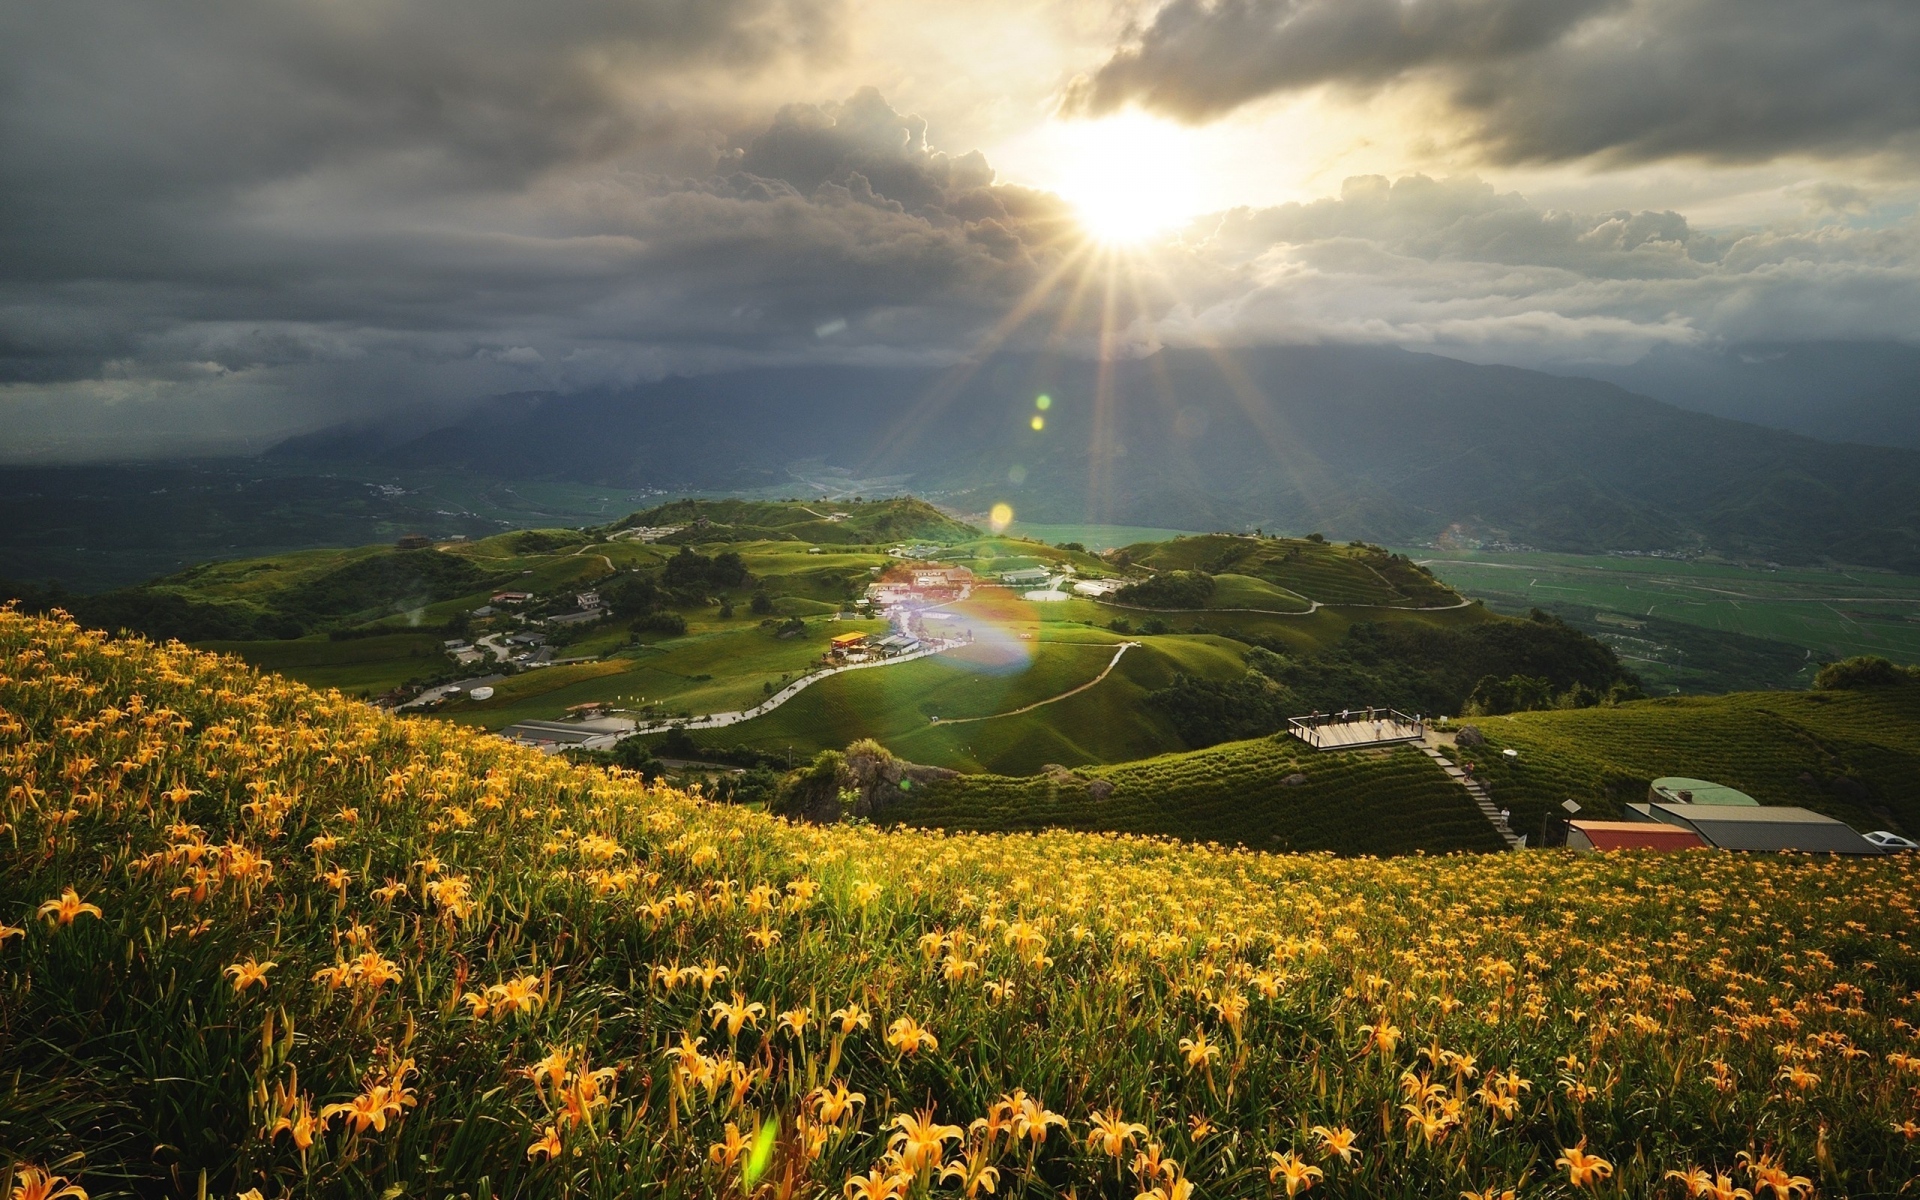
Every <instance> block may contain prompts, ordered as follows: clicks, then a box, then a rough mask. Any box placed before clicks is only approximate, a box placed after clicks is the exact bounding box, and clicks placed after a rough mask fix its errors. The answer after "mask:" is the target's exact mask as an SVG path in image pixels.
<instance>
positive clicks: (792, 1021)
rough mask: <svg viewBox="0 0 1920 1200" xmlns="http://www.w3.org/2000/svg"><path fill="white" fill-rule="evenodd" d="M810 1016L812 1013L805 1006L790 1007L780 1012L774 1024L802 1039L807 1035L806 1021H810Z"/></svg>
mask: <svg viewBox="0 0 1920 1200" xmlns="http://www.w3.org/2000/svg"><path fill="white" fill-rule="evenodd" d="M812 1017H813V1014H812V1013H810V1012H808V1011H807V1010H806V1009H805V1008H790V1009H788V1010H787V1011H786V1012H783V1013H781V1014H780V1016H779V1019H778V1020H777V1021H776V1022H775V1024H776V1025H778V1026H779V1027H780V1028H781V1029H784V1030H785V1031H787V1032H788V1033H791V1034H792V1035H793V1036H794V1037H796V1038H799V1039H801V1040H803V1041H804V1040H805V1039H806V1036H807V1022H808V1021H810V1020H811V1019H812Z"/></svg>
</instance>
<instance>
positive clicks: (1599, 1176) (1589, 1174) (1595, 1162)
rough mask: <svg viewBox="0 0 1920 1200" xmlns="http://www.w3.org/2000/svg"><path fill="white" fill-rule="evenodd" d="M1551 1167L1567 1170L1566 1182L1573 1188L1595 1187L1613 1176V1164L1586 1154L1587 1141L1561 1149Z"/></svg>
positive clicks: (1594, 1155) (1582, 1140) (1583, 1139)
mask: <svg viewBox="0 0 1920 1200" xmlns="http://www.w3.org/2000/svg"><path fill="white" fill-rule="evenodd" d="M1553 1165H1554V1166H1556V1167H1565V1168H1566V1169H1567V1182H1569V1183H1571V1184H1573V1186H1575V1187H1596V1186H1598V1185H1599V1184H1601V1183H1603V1182H1605V1181H1606V1180H1607V1179H1609V1178H1611V1177H1612V1175H1613V1164H1612V1163H1610V1162H1608V1161H1607V1160H1606V1159H1604V1158H1601V1157H1600V1156H1599V1155H1597V1154H1588V1153H1587V1141H1586V1139H1585V1138H1582V1139H1580V1144H1579V1145H1578V1146H1574V1147H1571V1148H1566V1147H1562V1148H1561V1151H1560V1157H1559V1158H1556V1159H1554V1161H1553Z"/></svg>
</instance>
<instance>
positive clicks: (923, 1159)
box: [0, 612, 1920, 1200]
mask: <svg viewBox="0 0 1920 1200" xmlns="http://www.w3.org/2000/svg"><path fill="white" fill-rule="evenodd" d="M1854 715H1857V714H1842V715H1841V716H1840V717H1837V718H1836V719H1839V720H1841V721H1842V722H1843V723H1848V722H1851V721H1852V720H1853V716H1854ZM1808 727H1809V728H1812V726H1811V725H1809V726H1808ZM1907 736H1910V734H1909V735H1907ZM0 750H3V751H4V756H3V757H0V785H4V787H5V791H4V793H0V804H4V811H0V817H4V819H5V821H6V823H7V825H8V827H9V829H10V831H11V836H9V837H8V838H6V839H0V924H4V925H6V926H7V928H6V930H5V937H4V939H3V940H0V979H3V980H4V981H5V983H6V986H5V987H4V988H0V1036H3V1037H4V1038H5V1039H6V1040H5V1043H4V1044H5V1050H6V1058H5V1062H6V1065H7V1068H8V1072H7V1076H6V1091H5V1092H4V1096H5V1101H4V1107H0V1138H3V1139H4V1143H0V1144H4V1149H5V1154H6V1158H7V1161H8V1163H9V1164H10V1168H11V1169H12V1170H14V1171H15V1172H16V1174H15V1175H14V1179H15V1180H16V1181H17V1182H16V1186H19V1184H20V1183H28V1184H31V1185H33V1186H38V1182H37V1181H38V1180H39V1179H40V1178H41V1176H40V1175H39V1174H38V1173H39V1172H40V1171H42V1170H43V1169H45V1170H50V1172H51V1173H52V1174H53V1175H56V1176H61V1177H64V1178H66V1179H69V1180H72V1181H73V1182H75V1183H77V1184H79V1185H80V1186H82V1187H84V1188H85V1189H87V1190H88V1191H89V1192H90V1193H91V1195H92V1196H94V1197H95V1198H96V1200H106V1198H108V1197H117V1196H121V1195H141V1196H157V1195H185V1196H193V1195H204V1196H237V1195H242V1194H244V1193H247V1192H249V1191H250V1190H252V1189H258V1190H259V1192H260V1194H261V1195H263V1196H265V1195H272V1196H282V1195H296V1196H312V1197H326V1198H329V1200H330V1198H332V1197H341V1198H346V1197H364V1196H372V1195H386V1196H393V1197H399V1196H406V1195H423V1196H430V1197H448V1196H452V1197H458V1196H468V1197H480V1196H496V1197H516V1198H519V1197H524V1198H527V1200H545V1198H546V1197H581V1196H594V1197H609V1198H611V1197H615V1196H636V1195H648V1196H662V1197H668V1198H671V1200H679V1198H681V1197H686V1198H692V1197H719V1196H727V1195H740V1196H745V1195H755V1196H761V1195H764V1196H766V1197H767V1198H768V1200H801V1198H805V1200H813V1198H815V1197H820V1196H827V1195H831V1196H843V1195H845V1196H850V1197H853V1198H854V1200H861V1198H866V1197H877V1196H889V1197H899V1196H902V1195H905V1194H907V1193H909V1192H912V1193H915V1194H920V1195H934V1194H937V1195H942V1196H955V1197H962V1196H965V1195H967V1194H968V1192H969V1191H971V1192H972V1193H973V1194H974V1195H976V1196H979V1195H985V1194H987V1191H986V1187H985V1185H986V1184H987V1183H989V1182H991V1183H992V1184H993V1185H994V1190H993V1191H992V1193H991V1194H992V1195H994V1196H996V1197H997V1196H1029V1197H1037V1196H1047V1195H1065V1194H1068V1193H1072V1194H1077V1195H1081V1196H1086V1197H1094V1196H1103V1197H1119V1198H1120V1200H1129V1198H1132V1197H1135V1196H1140V1195H1147V1196H1151V1197H1155V1198H1156V1200H1171V1198H1172V1197H1174V1196H1186V1195H1190V1194H1191V1195H1198V1196H1203V1197H1208V1198H1214V1197H1218V1198H1221V1200H1227V1198H1234V1200H1239V1198H1246V1200H1253V1198H1261V1200H1264V1198H1266V1197H1270V1196H1274V1195H1279V1194H1284V1191H1285V1186H1284V1185H1285V1184H1286V1183H1287V1181H1289V1180H1291V1182H1292V1184H1293V1187H1294V1190H1295V1191H1296V1193H1298V1192H1299V1190H1300V1188H1299V1185H1300V1184H1302V1183H1311V1184H1312V1185H1313V1189H1314V1190H1313V1193H1312V1194H1313V1195H1323V1194H1324V1195H1329V1196H1342V1197H1356V1198H1357V1197H1386V1198H1388V1200H1415V1198H1416V1197H1432V1196H1456V1195H1459V1194H1460V1193H1462V1192H1470V1193H1479V1194H1481V1195H1485V1194H1487V1193H1488V1192H1489V1191H1491V1194H1492V1195H1494V1196H1496V1197H1498V1196H1500V1195H1501V1194H1502V1193H1503V1192H1504V1191H1506V1190H1508V1189H1512V1190H1513V1191H1514V1193H1515V1195H1516V1196H1521V1195H1524V1196H1528V1197H1536V1196H1537V1197H1568V1196H1575V1195H1591V1194H1599V1195H1605V1196H1633V1197H1639V1196H1652V1195H1673V1196H1678V1195H1680V1194H1681V1192H1682V1189H1681V1188H1680V1187H1676V1186H1675V1184H1674V1182H1673V1181H1672V1180H1671V1179H1670V1178H1669V1173H1670V1172H1677V1173H1679V1174H1680V1175H1681V1176H1682V1182H1683V1183H1684V1181H1685V1180H1686V1179H1688V1178H1692V1179H1696V1180H1697V1179H1701V1178H1704V1179H1705V1180H1706V1182H1707V1185H1708V1186H1716V1181H1715V1176H1716V1175H1724V1176H1725V1177H1726V1183H1725V1189H1727V1194H1732V1193H1731V1189H1733V1188H1736V1187H1738V1188H1741V1189H1744V1190H1746V1191H1747V1192H1749V1193H1757V1194H1760V1195H1765V1196H1767V1197H1768V1200H1778V1198H1789V1197H1804V1196H1807V1195H1809V1194H1817V1195H1827V1196H1890V1195H1896V1194H1908V1193H1910V1192H1911V1191H1912V1189H1913V1188H1914V1187H1915V1186H1916V1183H1917V1182H1920V1181H1917V1176H1920V1075H1917V1072H1920V1056H1916V1053H1915V1043H1914V1033H1913V1030H1914V1023H1913V1017H1914V1011H1913V1003H1914V999H1913V998H1914V995H1915V993H1916V992H1917V991H1920V955H1916V952H1915V939H1916V937H1917V936H1920V901H1917V899H1916V898H1917V897H1920V859H1916V858H1915V857H1913V856H1887V857H1879V858H1872V859H1864V860H1853V861H1839V860H1833V859H1816V858H1804V857H1797V856H1791V855H1788V856H1777V857H1775V856H1768V857H1761V856H1745V855H1733V854H1720V853H1713V852H1706V851H1698V852H1692V853H1686V854H1679V855H1670V856H1649V855H1635V854H1623V855H1609V856H1594V857H1588V858H1578V857H1575V856H1572V855H1569V854H1566V853H1564V852H1544V851H1535V852H1526V853H1519V854H1511V853H1508V854H1463V855H1445V856H1424V857H1405V858H1398V859H1392V860H1380V859H1372V858H1336V857H1333V856H1330V855H1323V854H1321V855H1287V854H1269V853H1261V852H1254V851H1246V850H1233V849H1227V848H1223V847H1218V846H1195V845H1185V844H1179V843H1174V842H1170V841H1163V840H1157V839H1152V838H1143V837H1137V836H1127V835H1120V834H1111V833H1099V834H1085V833H1074V832H1064V831H1057V832H1044V833H1037V834H1010V835H1009V834H971V835H965V836H955V835H951V834H944V833H937V832H927V831H918V830H892V831H888V830H881V829H876V828H872V827H861V826H847V825H841V826H835V827H810V826H803V825H795V824H788V823H785V822H782V821H779V820H776V819H773V818H769V817H767V816H765V815H763V814H760V813H758V812H754V811H750V810H747V809H744V808H739V807H731V806H725V805H715V804H710V803H705V802H702V801H700V800H698V799H697V798H695V797H692V796H689V795H687V794H685V793H682V792H678V791H675V790H673V789H671V788H667V787H647V786H644V785H642V784H641V783H640V782H639V781H638V780H635V779H632V778H627V777H620V776H616V775H613V774H610V773H601V772H597V771H592V770H588V769H583V768H574V767H569V766H567V765H565V764H564V763H561V762H559V761H556V760H553V759H546V758H543V757H541V756H539V755H537V754H535V753H533V752H530V751H526V750H522V749H520V748H518V747H515V746H511V745H509V744H507V743H505V742H502V741H500V740H499V739H494V738H488V737H485V736H482V735H480V734H478V733H477V732H475V731H473V730H470V729H464V728H461V727H459V726H455V725H451V724H449V723H446V722H433V721H420V720H412V721H402V720H396V719H393V718H391V717H388V716H385V715H382V714H379V713H377V712H375V711H374V710H372V709H369V708H367V707H365V706H363V705H360V704H357V703H355V702H352V701H349V700H346V699H344V698H342V697H340V696H338V695H337V694H318V693H314V692H312V691H309V690H307V689H305V688H303V687H301V686H300V685H297V684H294V683H290V682H288V681H285V680H282V679H276V678H271V677H261V676H258V675H255V674H254V673H252V672H251V671H249V670H248V669H246V668H244V667H243V666H241V665H240V664H239V663H238V662H237V661H235V660H232V659H225V660H222V659H217V658H215V657H213V656H211V655H202V654H197V653H195V652H193V651H190V650H187V649H185V648H183V647H180V646H177V645H176V646H173V647H164V648H163V647H154V646H151V645H149V644H145V643H142V642H139V641H137V640H116V641H107V640H106V639H104V638H103V637H101V636H98V635H93V634H88V633H85V632H83V631H81V630H79V629H77V628H75V627H73V626H70V625H62V624H59V623H56V622H53V621H48V620H40V619H33V618H28V617H24V616H21V615H18V614H15V613H10V612H0ZM1141 769H1142V770H1150V769H1151V765H1150V764H1149V765H1147V766H1144V767H1143V768H1141ZM1320 769H1324V770H1330V771H1331V770H1334V769H1336V764H1332V763H1331V761H1330V760H1329V762H1328V764H1326V765H1324V766H1322V767H1321V768H1320ZM1309 774H1312V771H1311V770H1310V771H1309ZM1062 786H1063V787H1064V786H1065V785H1064V784H1063V785H1062ZM1301 790H1303V791H1306V790H1307V788H1305V787H1303V788H1302V789H1301ZM1232 791H1233V788H1232V786H1231V784H1230V783H1228V784H1227V785H1226V786H1225V787H1224V788H1223V790H1222V794H1223V797H1224V796H1228V795H1230V794H1231V792H1232ZM1116 794H1118V789H1116ZM1029 800H1030V798H1017V804H1019V805H1023V804H1025V803H1028V802H1029ZM949 1168H951V1170H949ZM29 1171H31V1172H33V1174H31V1175H29V1174H28V1172H29ZM1695 1173H1700V1174H1695ZM1189 1189H1191V1191H1190V1190H1189ZM42 1190H43V1191H44V1190H46V1189H44V1188H43V1189H42Z"/></svg>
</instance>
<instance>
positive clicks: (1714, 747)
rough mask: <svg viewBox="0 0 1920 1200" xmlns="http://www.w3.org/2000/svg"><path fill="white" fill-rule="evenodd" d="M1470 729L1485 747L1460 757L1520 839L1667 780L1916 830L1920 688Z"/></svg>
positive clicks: (1616, 711) (1496, 721) (1583, 713)
mask: <svg viewBox="0 0 1920 1200" xmlns="http://www.w3.org/2000/svg"><path fill="white" fill-rule="evenodd" d="M1473 723H1474V725H1475V727H1476V728H1478V729H1479V730H1481V731H1482V732H1483V733H1484V734H1485V736H1486V738H1487V742H1488V745H1487V746H1486V748H1485V749H1484V750H1465V749H1463V750H1462V751H1461V754H1462V756H1463V757H1466V758H1469V759H1471V760H1472V761H1473V762H1474V763H1475V764H1476V765H1477V766H1478V767H1479V769H1480V771H1481V773H1482V774H1483V775H1484V776H1485V778H1486V779H1487V781H1488V783H1489V784H1490V785H1491V787H1492V791H1493V796H1494V802H1495V803H1496V804H1499V805H1502V806H1505V807H1507V808H1510V809H1512V810H1513V823H1514V827H1515V829H1517V830H1520V831H1522V832H1525V831H1528V830H1537V829H1538V828H1539V825H1540V819H1541V816H1542V815H1543V814H1544V813H1546V812H1548V811H1549V810H1552V811H1554V812H1556V813H1558V811H1559V805H1560V802H1561V801H1562V800H1565V799H1568V798H1572V799H1575V800H1577V801H1578V802H1579V803H1580V804H1581V805H1582V806H1583V807H1584V808H1585V810H1586V812H1587V814H1588V815H1592V816H1616V815H1618V814H1619V813H1620V812H1621V806H1622V805H1623V804H1626V803H1629V802H1633V801H1639V800H1644V799H1646V791H1647V785H1648V783H1649V782H1651V781H1652V780H1654V779H1657V778H1659V777H1660V776H1663V775H1685V776H1690V777H1692V778H1697V779H1711V780H1714V781H1715V782H1717V783H1725V784H1729V785H1731V786H1733V787H1737V788H1739V789H1740V790H1742V791H1744V792H1746V793H1748V794H1749V795H1751V796H1753V797H1754V798H1755V799H1756V800H1759V801H1760V802H1761V803H1762V804H1794V805H1801V806H1803V807H1806V808H1811V809H1815V810H1817V811H1819V812H1824V813H1828V814H1830V815H1832V816H1835V817H1838V818H1840V819H1841V820H1843V821H1846V822H1847V823H1848V824H1850V825H1852V826H1853V827H1854V828H1856V829H1862V830H1867V829H1892V830H1896V831H1907V832H1909V833H1911V832H1913V831H1916V830H1920V686H1905V687H1886V688H1872V689H1862V690H1858V691H1852V690H1849V691H1830V692H1745V693H1738V694H1735V695H1731V696H1700V697H1693V696H1689V697H1675V698H1671V699H1659V700H1646V701H1640V702H1638V703H1634V704H1626V705H1622V706H1620V707H1618V708H1591V709H1579V710H1574V711H1567V712H1539V713H1519V714H1516V715H1514V716H1510V717H1485V718H1476V719H1475V720H1474V722H1473ZM1506 749H1514V750H1517V751H1519V757H1518V758H1517V759H1512V760H1509V759H1507V758H1505V757H1504V756H1503V755H1502V754H1501V753H1500V751H1502V750H1506Z"/></svg>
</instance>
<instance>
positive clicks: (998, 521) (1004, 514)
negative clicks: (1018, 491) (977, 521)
mask: <svg viewBox="0 0 1920 1200" xmlns="http://www.w3.org/2000/svg"><path fill="white" fill-rule="evenodd" d="M987 524H988V525H989V526H990V527H992V529H993V531H994V532H995V533H1005V532H1006V531H1007V526H1009V525H1011V524H1013V505H1011V504H1005V503H1002V504H996V505H994V506H993V511H991V512H989V513H988V514H987Z"/></svg>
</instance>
